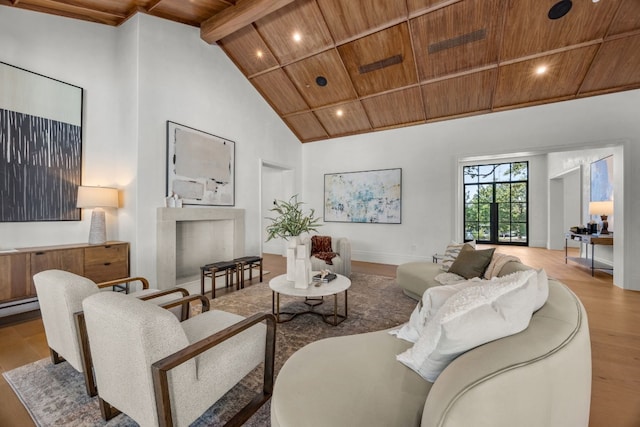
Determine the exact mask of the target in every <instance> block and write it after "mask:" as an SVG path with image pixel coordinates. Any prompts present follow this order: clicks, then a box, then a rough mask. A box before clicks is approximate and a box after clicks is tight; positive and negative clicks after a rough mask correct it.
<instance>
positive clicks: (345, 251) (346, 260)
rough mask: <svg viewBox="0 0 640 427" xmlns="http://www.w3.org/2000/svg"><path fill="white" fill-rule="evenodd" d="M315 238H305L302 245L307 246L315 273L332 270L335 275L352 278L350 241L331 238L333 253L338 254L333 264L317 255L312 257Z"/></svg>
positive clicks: (332, 260)
mask: <svg viewBox="0 0 640 427" xmlns="http://www.w3.org/2000/svg"><path fill="white" fill-rule="evenodd" d="M313 237H323V236H312V237H305V238H304V239H303V241H302V243H303V244H304V245H305V246H306V249H307V256H308V257H309V258H310V259H311V269H312V270H314V271H319V270H331V271H332V272H333V273H337V274H342V275H343V276H346V277H350V276H351V243H350V242H349V239H347V238H345V237H331V252H334V253H336V256H335V257H333V258H332V259H331V264H327V262H326V261H325V260H323V259H320V258H318V257H317V256H316V255H312V253H313V251H314V248H313V244H312V241H313Z"/></svg>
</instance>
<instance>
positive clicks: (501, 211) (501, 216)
mask: <svg viewBox="0 0 640 427" xmlns="http://www.w3.org/2000/svg"><path fill="white" fill-rule="evenodd" d="M498 222H500V223H508V222H511V204H510V203H500V204H498ZM500 230H501V231H502V228H501V229H500Z"/></svg>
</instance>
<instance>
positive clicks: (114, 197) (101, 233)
mask: <svg viewBox="0 0 640 427" xmlns="http://www.w3.org/2000/svg"><path fill="white" fill-rule="evenodd" d="M77 207H79V208H93V212H92V213H91V229H90V231H89V244H90V245H103V244H104V243H105V242H106V241H107V227H106V223H105V215H104V210H103V209H102V208H117V207H118V190H117V189H115V188H109V187H88V186H80V187H78V201H77Z"/></svg>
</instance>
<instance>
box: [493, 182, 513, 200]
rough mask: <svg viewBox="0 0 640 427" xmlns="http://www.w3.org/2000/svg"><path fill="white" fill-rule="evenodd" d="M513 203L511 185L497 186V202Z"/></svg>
mask: <svg viewBox="0 0 640 427" xmlns="http://www.w3.org/2000/svg"><path fill="white" fill-rule="evenodd" d="M510 201H511V185H509V184H496V202H498V203H500V202H510Z"/></svg>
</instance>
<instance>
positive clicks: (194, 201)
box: [167, 121, 235, 206]
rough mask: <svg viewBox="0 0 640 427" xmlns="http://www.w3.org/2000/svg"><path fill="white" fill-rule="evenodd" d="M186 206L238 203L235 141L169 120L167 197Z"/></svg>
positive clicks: (232, 204)
mask: <svg viewBox="0 0 640 427" xmlns="http://www.w3.org/2000/svg"><path fill="white" fill-rule="evenodd" d="M172 195H176V196H178V197H179V198H180V199H181V200H182V203H183V204H185V205H209V206H234V205H235V143H234V142H233V141H230V140H228V139H224V138H220V137H218V136H216V135H212V134H210V133H206V132H203V131H200V130H197V129H194V128H190V127H188V126H184V125H181V124H178V123H174V122H171V121H167V196H172Z"/></svg>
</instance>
